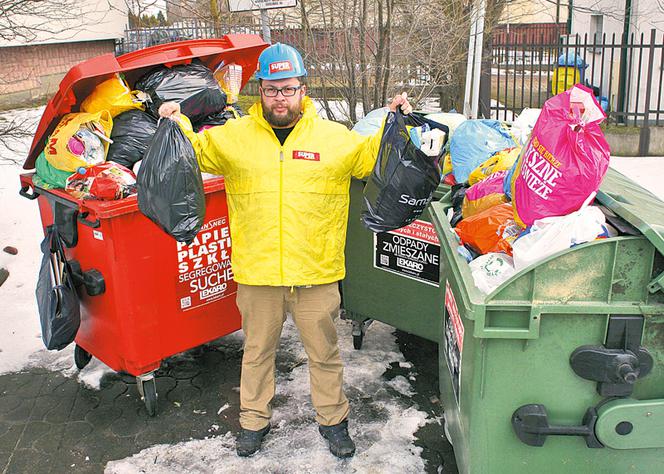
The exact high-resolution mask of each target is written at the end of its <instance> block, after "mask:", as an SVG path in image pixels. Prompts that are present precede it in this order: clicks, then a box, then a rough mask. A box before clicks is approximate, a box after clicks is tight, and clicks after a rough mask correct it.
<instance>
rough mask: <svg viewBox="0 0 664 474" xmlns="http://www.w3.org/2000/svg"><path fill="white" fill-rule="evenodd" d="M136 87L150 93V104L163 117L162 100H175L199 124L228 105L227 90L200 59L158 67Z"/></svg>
mask: <svg viewBox="0 0 664 474" xmlns="http://www.w3.org/2000/svg"><path fill="white" fill-rule="evenodd" d="M135 87H136V89H138V90H141V91H143V92H145V93H147V94H148V95H149V96H150V101H149V102H148V106H147V108H148V111H149V112H150V113H151V114H152V115H153V116H154V117H159V107H161V104H163V103H164V102H170V101H174V102H178V103H179V104H180V108H181V111H182V113H183V114H184V115H186V116H187V117H188V118H189V119H190V120H191V122H192V123H194V124H195V123H197V122H198V121H200V120H202V119H204V118H205V117H207V116H208V115H211V114H214V113H217V112H220V111H222V110H224V108H225V107H226V105H227V104H226V94H225V93H224V91H223V90H222V88H221V86H220V85H219V83H218V82H217V80H216V79H215V77H214V74H213V73H212V71H211V70H210V69H208V68H207V67H206V66H204V65H203V64H200V63H197V62H193V63H191V64H181V65H178V66H173V67H172V68H169V67H166V66H162V67H159V68H156V69H155V70H153V71H150V72H148V73H147V74H146V75H145V76H143V77H142V78H140V79H139V80H138V81H137V82H136V85H135Z"/></svg>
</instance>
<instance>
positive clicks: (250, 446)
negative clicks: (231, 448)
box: [235, 425, 270, 457]
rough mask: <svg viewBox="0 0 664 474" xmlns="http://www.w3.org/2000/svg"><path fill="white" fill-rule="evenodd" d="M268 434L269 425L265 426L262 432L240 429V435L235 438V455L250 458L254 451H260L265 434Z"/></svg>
mask: <svg viewBox="0 0 664 474" xmlns="http://www.w3.org/2000/svg"><path fill="white" fill-rule="evenodd" d="M269 432H270V425H267V426H266V427H265V428H263V429H262V430H258V431H253V430H247V429H244V428H242V429H240V434H239V435H238V436H237V441H236V446H235V449H236V450H237V455H238V456H242V457H246V456H251V455H252V454H254V453H255V452H256V451H258V450H259V449H261V443H262V442H263V438H264V437H265V435H266V434H268V433H269Z"/></svg>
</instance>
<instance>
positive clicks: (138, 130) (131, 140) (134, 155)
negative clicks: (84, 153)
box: [106, 110, 157, 169]
mask: <svg viewBox="0 0 664 474" xmlns="http://www.w3.org/2000/svg"><path fill="white" fill-rule="evenodd" d="M156 131H157V119H156V118H154V117H153V116H152V115H150V114H148V113H145V112H143V111H141V110H129V111H127V112H123V113H121V114H119V115H118V116H116V117H115V118H114V119H113V130H112V131H111V139H112V140H113V143H111V144H110V145H109V147H108V154H107V155H106V160H107V161H114V162H116V163H119V164H121V165H122V166H126V167H127V168H129V169H132V168H133V167H134V164H136V162H137V161H140V160H142V159H143V155H144V154H145V151H146V150H147V149H148V145H149V144H150V142H151V141H152V136H153V135H154V132H156Z"/></svg>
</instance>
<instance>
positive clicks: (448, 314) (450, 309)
mask: <svg viewBox="0 0 664 474" xmlns="http://www.w3.org/2000/svg"><path fill="white" fill-rule="evenodd" d="M444 330H445V333H444V334H443V337H444V338H445V359H446V360H447V367H448V368H449V369H450V375H451V376H452V387H453V388H454V396H455V398H456V402H457V405H458V404H459V400H460V397H459V391H460V388H461V356H462V355H463V333H464V328H463V321H462V320H461V315H460V314H459V308H458V307H457V304H456V299H455V298H454V293H453V292H452V288H451V287H450V282H449V281H447V280H445V324H444Z"/></svg>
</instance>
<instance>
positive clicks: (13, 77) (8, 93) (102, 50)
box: [0, 40, 115, 109]
mask: <svg viewBox="0 0 664 474" xmlns="http://www.w3.org/2000/svg"><path fill="white" fill-rule="evenodd" d="M114 50H115V40H101V41H84V42H78V43H61V44H40V45H30V46H12V47H4V48H0V63H1V64H2V66H3V67H2V68H0V109H11V108H16V107H20V106H24V105H30V104H33V103H36V102H44V101H46V99H48V98H50V97H51V96H53V94H54V93H55V91H56V90H57V89H58V86H59V84H60V80H61V79H62V78H63V76H64V75H65V74H66V73H67V71H68V70H69V69H70V68H71V67H72V66H74V65H75V64H78V63H80V62H81V61H85V60H86V59H89V58H92V57H94V56H99V55H101V54H106V53H113V52H114Z"/></svg>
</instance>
